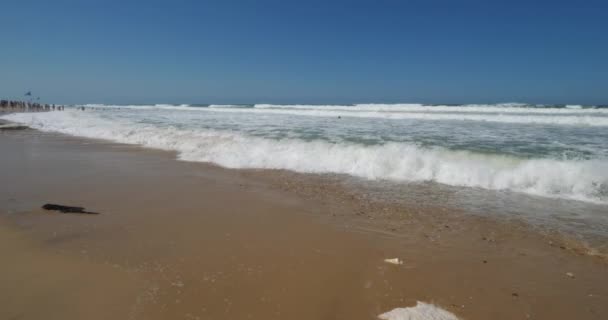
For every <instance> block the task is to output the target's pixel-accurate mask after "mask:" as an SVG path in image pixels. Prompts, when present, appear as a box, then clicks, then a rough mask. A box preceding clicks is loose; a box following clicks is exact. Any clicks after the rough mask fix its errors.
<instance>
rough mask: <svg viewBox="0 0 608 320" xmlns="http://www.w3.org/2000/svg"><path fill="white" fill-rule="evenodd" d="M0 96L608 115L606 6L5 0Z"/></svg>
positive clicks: (437, 1)
mask: <svg viewBox="0 0 608 320" xmlns="http://www.w3.org/2000/svg"><path fill="white" fill-rule="evenodd" d="M0 13H1V14H0V19H1V20H2V26H1V27H0V43H1V44H2V45H1V48H0V72H1V74H0V98H21V97H22V95H23V93H24V92H26V91H27V90H32V91H33V92H34V94H37V95H39V96H40V97H41V99H42V100H45V101H48V102H54V103H89V102H90V103H261V102H266V103H356V102H427V103H467V102H479V103H482V102H534V103H583V104H608V22H606V21H608V1H584V0H582V1H491V0H486V1H457V0H451V1H450V0H446V1H440V0H426V1H405V0H404V1H304V0H301V1H288V0H283V1H264V0H260V1H253V0H252V1H27V0H23V1H2V2H0Z"/></svg>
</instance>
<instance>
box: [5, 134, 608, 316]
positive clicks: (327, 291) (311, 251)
mask: <svg viewBox="0 0 608 320" xmlns="http://www.w3.org/2000/svg"><path fill="white" fill-rule="evenodd" d="M0 149H1V150H3V152H2V164H1V166H0V178H1V180H2V181H3V183H2V184H1V186H0V194H1V195H2V198H1V199H0V210H1V216H0V246H1V248H2V252H3V263H2V264H1V266H0V283H1V284H2V285H1V288H2V289H1V290H0V318H2V319H40V318H45V319H229V318H230V319H279V318H283V319H375V318H376V317H377V316H378V315H379V314H381V313H384V312H387V311H389V310H392V309H394V308H398V307H410V306H414V305H415V304H416V302H417V301H422V302H427V303H434V304H436V305H437V306H439V307H441V308H443V309H445V310H448V311H450V312H452V313H454V314H455V315H456V316H458V317H459V318H461V319H604V318H605V317H606V316H607V315H608V286H606V284H608V265H607V264H606V262H605V260H604V259H603V258H602V257H598V256H591V255H588V254H585V253H584V252H583V251H581V250H578V249H577V248H576V247H570V246H568V243H567V242H559V241H558V240H556V239H555V238H551V237H548V236H546V235H542V234H540V233H538V232H534V231H533V230H531V229H530V228H529V227H527V226H526V225H525V224H523V223H516V222H506V221H502V222H501V221H495V220H492V219H488V218H480V217H475V216H471V215H466V214H463V213H459V212H446V211H444V210H430V209H425V210H422V211H421V210H418V209H414V208H406V207H390V206H386V205H383V204H381V203H373V202H370V201H367V200H365V199H359V198H358V197H357V196H356V194H354V193H350V192H349V191H348V190H340V189H339V188H338V187H336V186H331V185H322V184H319V183H318V182H315V181H316V180H315V179H314V177H312V178H310V179H309V180H307V179H305V178H302V176H303V175H300V176H299V177H300V178H301V179H298V175H293V174H289V173H287V172H281V171H262V170H228V169H223V168H219V167H215V166H211V165H207V164H202V163H189V162H182V161H176V160H175V154H173V153H170V152H161V151H154V150H148V149H142V148H139V147H136V146H128V145H121V144H114V143H107V142H103V141H95V140H85V139H80V138H74V137H68V136H64V135H59V134H49V133H42V132H39V131H36V130H19V131H11V132H8V131H7V132H2V133H0ZM49 202H51V203H60V204H68V205H76V206H83V207H86V208H87V209H89V210H92V211H96V212H100V214H99V215H78V214H61V213H55V212H48V211H44V210H42V209H40V207H41V206H42V205H43V204H44V203H49ZM397 221H398V222H399V223H397ZM389 258H398V259H400V260H402V261H403V264H402V265H393V264H389V263H386V262H384V260H385V259H389Z"/></svg>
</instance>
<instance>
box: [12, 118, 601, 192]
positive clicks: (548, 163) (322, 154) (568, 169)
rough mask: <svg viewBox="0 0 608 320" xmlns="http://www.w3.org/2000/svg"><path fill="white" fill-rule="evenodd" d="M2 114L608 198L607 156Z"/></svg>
mask: <svg viewBox="0 0 608 320" xmlns="http://www.w3.org/2000/svg"><path fill="white" fill-rule="evenodd" d="M200 109H205V108H200ZM238 110H242V109H238ZM247 110H253V109H247ZM292 111H297V110H292ZM335 112H337V111H335ZM460 116H462V115H460ZM2 118H4V119H7V120H11V121H15V122H19V123H24V124H27V125H29V126H31V127H33V128H37V129H40V130H43V131H53V132H61V133H65V134H70V135H75V136H82V137H89V138H99V139H107V140H111V141H116V142H121V143H130V144H138V145H142V146H146V147H151V148H157V149H164V150H173V151H177V152H178V154H179V158H180V159H182V160H187V161H203V162H212V163H216V164H218V165H221V166H224V167H228V168H268V169H288V170H293V171H298V172H311V173H341V174H349V175H352V176H357V177H362V178H366V179H386V180H393V181H406V182H407V181H435V182H438V183H443V184H448V185H454V186H467V187H479V188H485V189H494V190H511V191H516V192H523V193H528V194H533V195H540V196H547V197H557V198H566V199H577V200H582V201H590V202H597V203H608V161H606V160H558V159H520V158H515V157H510V156H498V155H486V154H479V153H472V152H466V151H451V150H447V149H443V148H438V147H437V148H425V147H420V146H418V145H415V144H412V143H396V142H394V143H386V144H381V145H361V144H355V143H346V142H344V143H331V142H327V141H319V140H315V141H303V140H298V139H282V140H277V139H270V138H262V137H253V136H248V135H244V134H240V133H235V132H231V131H217V130H207V129H191V130H186V129H178V128H173V127H158V126H154V125H145V124H141V123H134V122H130V121H128V120H122V121H110V120H106V119H103V118H101V117H99V116H97V115H96V114H95V113H88V112H78V111H75V110H69V111H64V112H46V113H20V114H11V115H6V116H3V117H2Z"/></svg>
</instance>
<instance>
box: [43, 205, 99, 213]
mask: <svg viewBox="0 0 608 320" xmlns="http://www.w3.org/2000/svg"><path fill="white" fill-rule="evenodd" d="M42 209H44V210H53V211H59V212H61V213H84V214H99V213H97V212H91V211H86V210H85V209H84V208H83V207H71V206H64V205H60V204H51V203H47V204H45V205H43V206H42Z"/></svg>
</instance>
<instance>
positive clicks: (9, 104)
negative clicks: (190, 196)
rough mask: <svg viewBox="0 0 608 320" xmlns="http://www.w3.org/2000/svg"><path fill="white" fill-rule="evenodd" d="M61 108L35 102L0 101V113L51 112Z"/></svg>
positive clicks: (61, 107)
mask: <svg viewBox="0 0 608 320" xmlns="http://www.w3.org/2000/svg"><path fill="white" fill-rule="evenodd" d="M63 108H64V107H63V106H59V105H55V104H42V103H37V102H26V101H13V100H0V111H9V112H15V111H53V110H63Z"/></svg>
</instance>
